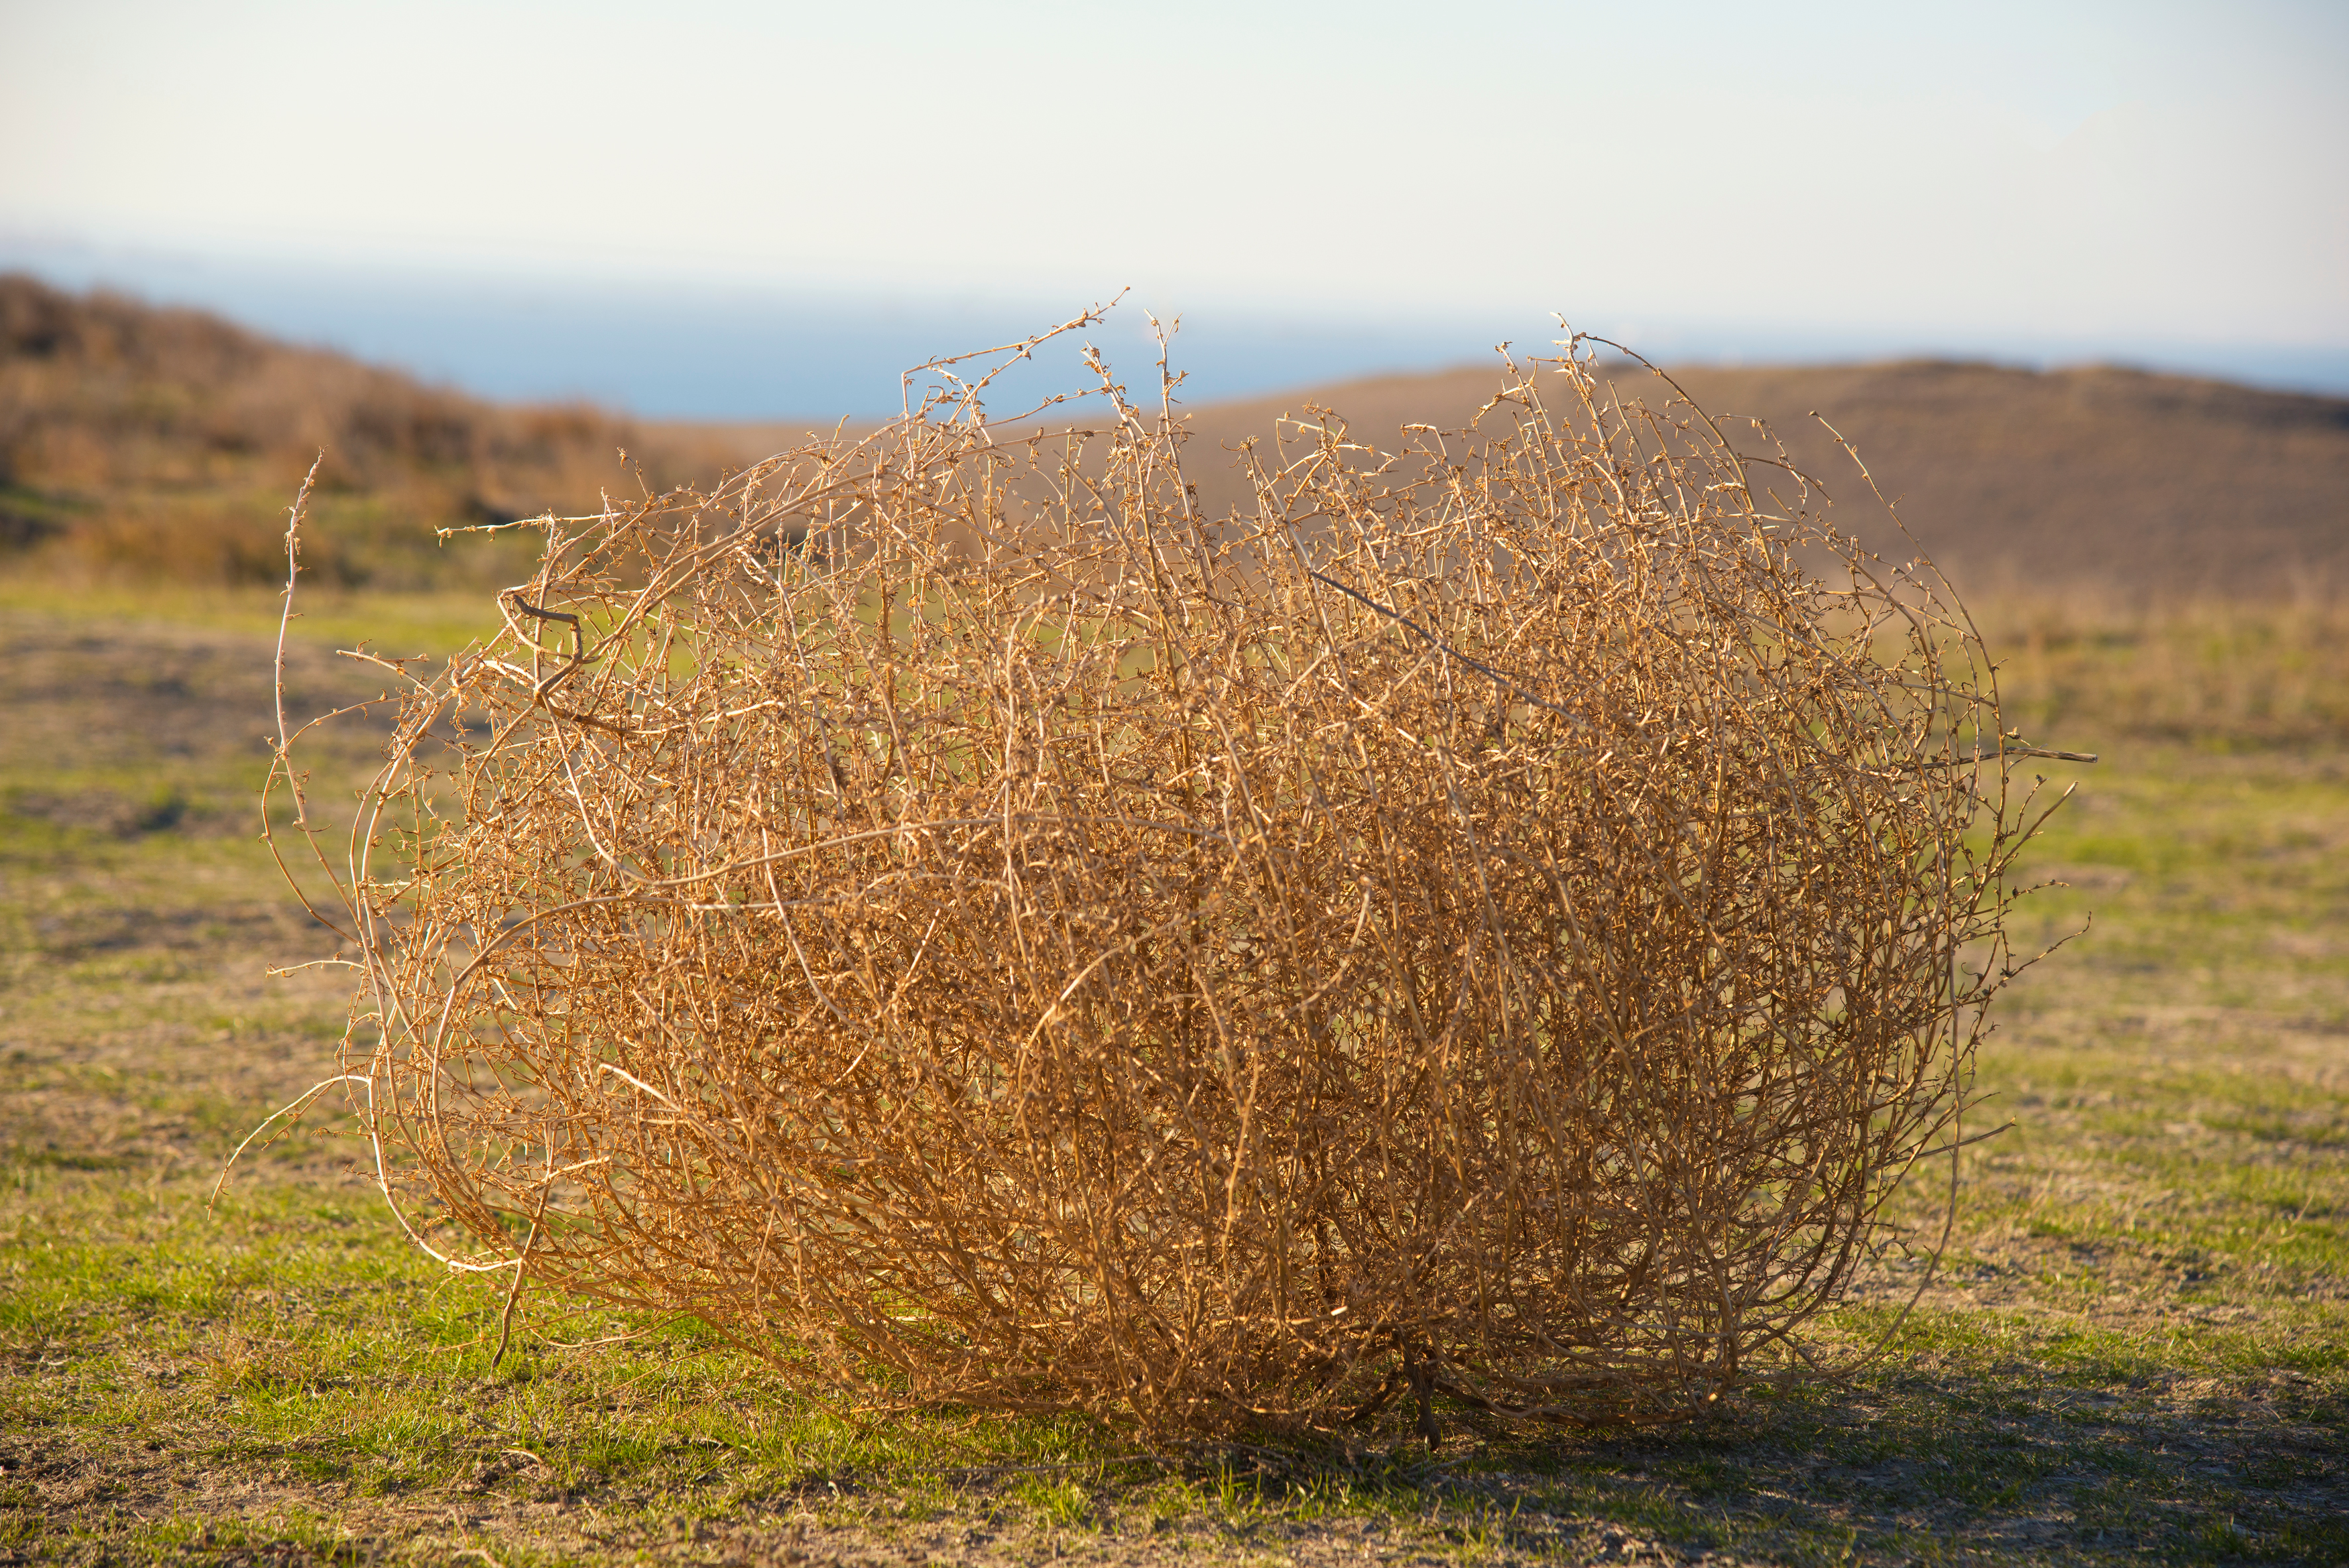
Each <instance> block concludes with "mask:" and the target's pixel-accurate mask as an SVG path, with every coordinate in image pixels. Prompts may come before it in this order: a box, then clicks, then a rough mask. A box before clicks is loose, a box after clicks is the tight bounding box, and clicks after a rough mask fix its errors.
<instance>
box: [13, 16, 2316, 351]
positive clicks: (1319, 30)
mask: <svg viewBox="0 0 2349 1568" xmlns="http://www.w3.org/2000/svg"><path fill="white" fill-rule="evenodd" d="M0 148H5V150H6V156H5V159H0V239H11V240H14V241H16V242H20V243H22V242H36V243H55V242H70V243H75V244H80V245H84V246H94V247H98V248H99V249H101V250H103V249H105V248H107V247H117V248H137V247H149V248H153V247H164V248H177V249H179V250H181V251H185V252H188V253H202V254H205V255H211V256H217V257H228V258H245V259H253V260H266V261H270V262H272V263H278V264H285V265H295V266H310V265H317V266H326V267H332V266H352V267H361V266H363V267H370V268H378V269H384V268H389V269H402V270H410V271H417V272H423V273H460V272H461V273H473V274H483V273H487V274H495V275H497V276H499V277H502V278H504V279H507V280H509V281H511V282H512V283H518V284H525V285H527V284H534V283H538V282H544V283H547V284H611V283H626V284H631V285H651V284H664V285H666V284H687V285H702V286H713V285H725V286H735V287H740V286H778V287H793V288H812V289H827V288H830V289H866V290H870V289H885V290H890V291H895V292H897V293H899V294H905V295H909V296H911V297H914V298H944V297H949V296H955V297H967V296H973V295H994V296H1004V297H1009V296H1018V297H1019V298H1023V299H1029V298H1034V299H1047V298H1049V299H1067V300H1069V301H1070V302H1071V303H1072V304H1081V303H1083V302H1084V301H1086V300H1090V299H1092V298H1096V297H1102V296H1105V295H1106V294H1111V293H1113V292H1115V290H1116V289H1117V288H1119V287H1120V286H1122V285H1125V284H1133V285H1136V288H1137V292H1138V296H1139V297H1140V298H1142V299H1143V300H1145V301H1147V302H1148V303H1149V304H1152V305H1153V306H1154V307H1156V308H1160V309H1164V310H1176V309H1180V310H1198V309H1203V308H1208V307H1212V306H1216V305H1233V304H1245V305H1247V306H1249V307H1251V308H1257V309H1263V310H1275V311H1291V312H1299V313H1306V314H1311V313H1315V312H1320V313H1324V314H1329V315H1349V316H1356V317H1360V316H1363V315H1395V316H1414V317H1429V318H1433V317H1439V316H1455V317H1468V316H1474V317H1476V318H1479V319H1486V318H1491V317H1493V316H1495V315H1506V314H1508V313H1525V314H1526V315H1529V316H1540V317H1543V318H1546V317H1547V315H1548V313H1553V312H1556V313H1562V314H1564V315H1567V316H1568V317H1569V318H1570V319H1572V320H1574V321H1575V322H1576V323H1577V324H1578V325H1593V326H1599V327H1606V326H1610V325H1621V324H1624V323H1630V322H1636V321H1638V320H1640V319H1642V318H1656V319H1669V320H1673V321H1680V322H1689V321H1701V322H1719V323H1731V324H1736V325H1740V326H1743V327H1746V328H1761V329H1771V330H1781V329H1783V330H1793V331H1803V330H1810V329H1832V330H1836V331H1841V332H1845V333H1847V334H1850V333H1857V334H1859V335H1869V334H1873V335H1878V336H1887V335H1889V337H1891V338H1899V339H1902V340H1906V341H1913V342H1915V343H1916V344H1918V345H1920V346H1930V344H1931V343H1934V342H1941V341H1946V342H1950V343H1961V342H1970V341H2001V342H2011V341H2014V340H2017V339H2023V338H2028V337H2031V336H2033V335H2047V336H2050V337H2053V338H2058V339H2064V340H2081V341H2085V340H2095V341H2100V342H2132V343H2133V342H2144V343H2147V344H2158V343H2170V344H2174V345H2192V344H2204V345H2209V344H2227V345H2252V346H2277V347H2285V348H2323V349H2338V348H2342V347H2344V346H2349V4H2341V3H2338V0H2335V3H2332V4H2282V3H2267V4H2261V3H2258V0H2231V3H2230V4H2226V5H2195V4H2163V3H2160V0H2131V3H2127V4H2114V5H2106V4H2071V5H2066V4H2061V3H2046V0H2043V3H2040V4H2030V5H2008V4H1968V5H1936V6H1932V7H1926V6H1921V5H1903V4H1896V3H1894V0H1875V3H1873V4H1867V5H1763V4H1752V3H1749V4H1741V5H1707V4H1695V3H1682V4H1673V5H1647V6H1642V5H1626V4H1623V3H1622V0H1611V3H1609V4H1607V5H1583V4H1549V5H1526V4H1518V3H1515V0H1485V3H1482V4H1475V5H1448V6H1439V5H1420V6H1404V5H1384V4H1363V3H1357V4H1350V5H1319V4H1282V3H1280V0H1257V3H1254V4H1224V3H1222V0H1206V3H1201V0H1192V3H1187V4H1183V5H1164V6H1154V7H1143V6H1122V5H1102V4H1093V5H1057V4H1027V5H1016V4H1002V5H943V4H934V3H930V0H897V3H894V4H891V5H875V6H859V5H841V4H833V5H823V6H802V5H789V4H774V5H728V4H713V3H704V4H698V5H690V4H677V3H672V4H669V5H662V6H648V5H641V4H636V5H626V6H620V5H601V4H593V3H587V0H573V3H570V4H564V5H533V4H505V3H498V0H471V3H467V4H456V5H452V4H440V3H437V0H403V3H402V4H399V5H373V4H365V5H362V4H338V3H336V0H305V3H303V4H299V5H294V4H286V5H275V4H265V3H246V4H223V5H190V4H186V3H184V0H178V3H172V4H159V3H148V0H75V3H73V4H60V3H58V0H0Z"/></svg>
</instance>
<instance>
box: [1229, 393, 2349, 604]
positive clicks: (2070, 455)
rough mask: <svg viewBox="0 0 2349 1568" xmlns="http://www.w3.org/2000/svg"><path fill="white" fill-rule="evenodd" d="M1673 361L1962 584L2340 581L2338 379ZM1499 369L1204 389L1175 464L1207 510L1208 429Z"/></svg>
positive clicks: (2198, 586) (1863, 518)
mask: <svg viewBox="0 0 2349 1568" xmlns="http://www.w3.org/2000/svg"><path fill="white" fill-rule="evenodd" d="M1669 368H1670V373H1671V377H1672V378H1673V379H1674V380H1675V381H1677V382H1678V383H1679V384H1680V386H1681V387H1683V388H1685V389H1686V391H1687V392H1688V394H1689V395H1690V397H1692V398H1693V399H1694V400H1695V401H1696V402H1697V404H1698V405H1699V406H1700V407H1702V408H1703V409H1704V410H1705V411H1706V412H1707V413H1709V414H1711V415H1713V417H1714V418H1715V419H1716V421H1717V422H1721V423H1722V424H1723V428H1724V430H1725V431H1726V432H1727V433H1728V434H1729V436H1730V438H1731V439H1732V441H1733V444H1735V445H1737V446H1739V447H1740V448H1743V449H1748V450H1766V448H1765V447H1764V445H1763V443H1762V442H1761V440H1760V438H1758V437H1756V436H1754V434H1753V433H1752V431H1751V428H1750V427H1747V426H1744V425H1743V424H1742V423H1741V422H1737V421H1738V417H1756V418H1762V419H1764V420H1765V421H1766V422H1767V423H1768V424H1769V426H1770V427H1771V428H1772V430H1773V432H1774V433H1775V435H1776V436H1777V437H1778V438H1780V439H1781V440H1783V441H1784V442H1785V445H1786V448H1787V449H1788V452H1789V454H1790V456H1791V457H1792V458H1793V459H1794V460H1795V465H1796V466H1797V467H1798V468H1800V469H1803V470H1804V471H1805V472H1806V473H1807V474H1809V475H1811V476H1812V477H1813V478H1815V479H1816V480H1819V481H1820V483H1821V484H1822V485H1823V486H1824V487H1825V489H1826V492H1827V493H1828V495H1829V496H1831V497H1832V498H1833V499H1834V500H1835V502H1836V503H1837V504H1836V505H1835V507H1834V508H1833V511H1832V515H1833V517H1834V518H1835V521H1837V525H1838V526H1840V527H1843V528H1845V529H1847V530H1848V531H1851V532H1853V533H1855V534H1857V536H1858V537H1859V538H1860V539H1861V540H1862V541H1863V542H1867V543H1868V545H1869V546H1870V547H1871V548H1874V549H1876V550H1878V552H1880V553H1883V554H1885V555H1888V556H1890V555H1896V554H1897V555H1900V556H1903V557H1905V556H1906V555H1908V554H1909V553H1911V552H1913V548H1914V547H1911V546H1909V545H1907V544H1906V543H1905V542H1903V541H1901V540H1900V538H1899V531H1898V530H1897V529H1895V528H1893V527H1891V526H1890V525H1889V523H1888V522H1887V521H1885V519H1884V514H1883V510H1882V508H1881V507H1879V506H1878V505H1877V504H1876V503H1875V500H1874V498H1873V497H1871V496H1870V495H1869V494H1868V485H1867V483H1866V481H1865V480H1862V479H1861V477H1860V476H1859V474H1858V472H1857V469H1855V468H1854V467H1853V465H1852V463H1851V460H1850V459H1848V458H1847V457H1846V456H1845V455H1844V454H1843V453H1842V452H1841V451H1840V450H1839V449H1837V446H1836V443H1835V440H1834V438H1832V437H1831V436H1829V435H1828V434H1827V432H1826V430H1825V429H1823V428H1821V427H1820V425H1819V424H1818V422H1817V420H1816V419H1814V418H1812V415H1813V413H1814V412H1815V411H1816V414H1817V415H1819V416H1820V417H1822V418H1825V419H1826V421H1827V422H1828V423H1829V424H1832V425H1833V426H1834V427H1835V428H1837V430H1840V431H1841V432H1842V433H1843V434H1844V435H1845V436H1846V437H1847V438H1849V439H1850V440H1851V442H1852V444H1853V445H1854V446H1855V447H1856V448H1857V449H1858V451H1859V454H1860V456H1861V458H1862V459H1864V460H1865V461H1866V463H1867V464H1868V470H1869V472H1870V473H1871V474H1872V475H1873V476H1874V478H1875V480H1876V483H1877V485H1878V488H1880V489H1881V490H1883V492H1884V494H1885V495H1886V496H1887V497H1888V498H1889V499H1890V500H1893V501H1894V502H1896V503H1897V505H1898V507H1899V516H1900V518H1901V521H1903V522H1904V523H1905V524H1906V525H1907V527H1908V529H1909V532H1910V533H1911V534H1913V535H1914V536H1915V538H1916V540H1917V542H1918V543H1919V544H1920V545H1921V546H1922V547H1923V548H1924V550H1925V551H1926V552H1927V553H1928V554H1930V555H1931V556H1932V557H1933V559H1934V560H1935V561H1936V562H1939V563H1940V565H1941V566H1942V567H1943V569H1944V570H1946V571H1948V572H1949V573H1951V575H1952V576H1953V577H1954V578H1955V580H1956V581H1957V583H1958V586H1959V588H1960V589H1961V592H1967V593H1991V594H1999V593H2008V592H2011V591H2013V590H2016V589H2021V590H2025V591H2029V592H2032V593H2074V592H2078V591H2082V590H2090V591H2099V592H2103V593H2109V594H2112V595H2115V596H2117V597H2121V598H2125V599H2144V598H2147V597H2152V598H2158V599H2166V600H2174V599H2178V598H2191V597H2203V596H2217V597H2230V598H2270V597H2273V596H2275V595H2278V594H2289V595H2313V596H2315V597H2320V598H2328V599H2329V598H2333V597H2336V596H2343V595H2349V399H2342V398H2334V397H2303V396H2298V395H2294V394H2290V393H2280V392H2263V391H2256V390H2253V389H2251V388H2249V387H2238V386H2233V385H2230V384H2227V383H2223V382H2216V381H2201V380H2193V379H2189V378H2186V377H2174V376H2154V375H2147V374H2144V373H2141V372H2138V371H2133V370H2121V369H2114V368H2109V367H2103V366H2098V367H2092V368H2086V369H2076V370H2058V371H2049V372H2034V371H2028V370H2013V369H2006V368H2002V367H1999V366H1989V365H1979V364H1951V363H1947V362H1941V361H1912V362H1903V363H1894V364H1882V365H1857V366H1818V367H1800V368H1793V367H1790V368H1759V369H1727V368H1719V367H1713V366H1672V367H1669ZM1608 375H1609V378H1610V379H1611V380H1613V381H1614V382H1615V383H1616V385H1617V386H1618V387H1620V388H1622V389H1623V390H1625V391H1626V392H1636V393H1638V394H1640V396H1642V397H1647V398H1649V399H1650V400H1651V401H1654V400H1655V399H1657V398H1658V397H1660V396H1668V395H1669V388H1666V387H1662V386H1661V384H1659V383H1657V382H1656V381H1655V380H1654V378H1653V377H1651V375H1650V374H1649V373H1648V372H1646V371H1644V370H1641V369H1640V368H1639V367H1637V366H1630V367H1629V368H1625V367H1622V366H1616V367H1613V368H1611V369H1610V370H1609V372H1608ZM1498 386H1499V375H1498V373H1497V370H1495V369H1476V368H1471V369H1463V370H1454V371H1447V372H1444V373H1441V374H1436V375H1430V376H1398V377H1379V378H1375V379H1371V380H1362V381H1354V382H1348V383H1344V384H1342V385H1337V386H1330V387H1319V388H1316V389H1312V390H1309V391H1299V392H1296V393H1291V394H1287V395H1284V396H1280V397H1261V398H1251V399H1248V400H1246V401H1241V402H1230V403H1219V404H1211V405H1207V406H1204V407H1200V408H1197V409H1195V410H1194V411H1193V413H1192V416H1191V428H1192V429H1193V431H1194V433H1195V434H1194V439H1193V441H1192V443H1191V448H1190V460H1189V462H1188V463H1187V464H1186V468H1187V470H1188V471H1189V473H1190V475H1191V478H1192V480H1193V481H1194V483H1195V485H1196V486H1197V488H1198V490H1199V493H1200V499H1201V500H1203V501H1204V502H1206V504H1208V505H1209V506H1210V507H1211V508H1220V507H1222V506H1226V505H1229V504H1233V503H1235V502H1237V501H1239V500H1244V499H1245V495H1246V491H1245V489H1244V486H1243V485H1242V483H1241V482H1240V477H1239V475H1238V474H1237V472H1235V471H1233V470H1232V469H1231V468H1230V467H1229V463H1228V460H1227V459H1224V458H1223V456H1222V454H1221V453H1220V452H1218V451H1217V450H1216V448H1217V447H1218V446H1219V445H1236V444H1237V442H1238V441H1240V440H1241V439H1243V438H1246V437H1247V436H1250V435H1264V434H1268V433H1269V431H1270V430H1271V428H1272V427H1273V425H1274V423H1275V421H1276V420H1277V419H1278V418H1279V417H1280V416H1281V415H1282V414H1284V413H1293V414H1302V413H1303V412H1304V411H1305V409H1306V407H1307V406H1308V405H1319V406H1321V407H1327V408H1330V409H1332V410H1334V411H1336V412H1338V413H1339V414H1340V415H1342V416H1344V418H1346V420H1347V422H1348V427H1349V429H1350V432H1351V434H1352V435H1353V436H1354V437H1355V438H1358V439H1361V440H1365V441H1369V442H1371V443H1374V444H1377V445H1381V446H1389V445H1392V444H1393V443H1394V442H1395V441H1396V440H1397V438H1398V432H1399V430H1400V428H1401V427H1402V425H1403V424H1404V423H1405V422H1406V421H1411V422H1423V423H1427V424H1433V425H1436V426H1439V427H1443V428H1453V427H1455V426H1458V425H1461V424H1463V423H1464V422H1465V421H1466V420H1467V419H1468V418H1470V416H1472V415H1473V414H1474V413H1475V409H1476V407H1477V406H1478V405H1479V404H1480V403H1482V402H1483V401H1484V400H1485V398H1487V397H1490V396H1491V395H1492V393H1493V392H1494V390H1495V388H1496V387H1498Z"/></svg>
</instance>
